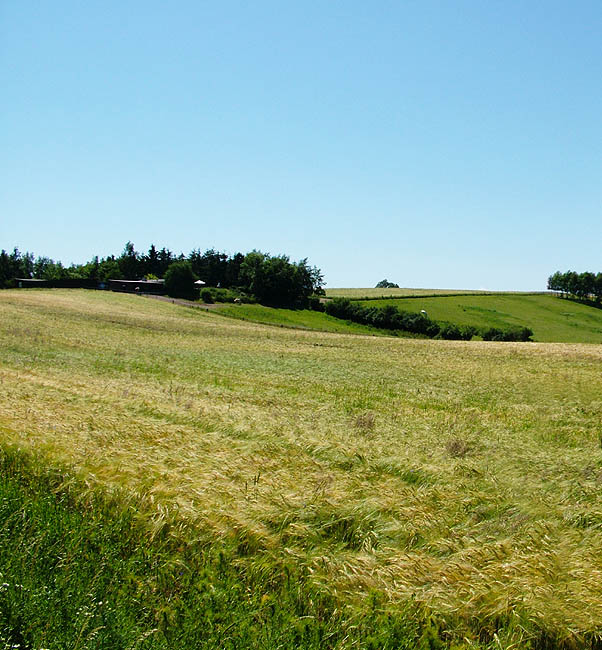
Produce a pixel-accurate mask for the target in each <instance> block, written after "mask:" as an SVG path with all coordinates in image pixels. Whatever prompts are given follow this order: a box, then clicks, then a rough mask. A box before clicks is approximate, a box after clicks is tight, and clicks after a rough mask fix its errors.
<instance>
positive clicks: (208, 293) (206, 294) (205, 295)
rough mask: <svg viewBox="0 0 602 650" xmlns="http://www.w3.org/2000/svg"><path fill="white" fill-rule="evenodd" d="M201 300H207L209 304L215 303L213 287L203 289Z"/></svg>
mask: <svg viewBox="0 0 602 650" xmlns="http://www.w3.org/2000/svg"><path fill="white" fill-rule="evenodd" d="M201 302H205V303H208V304H211V303H213V302H214V301H213V294H212V293H211V289H208V288H207V287H205V288H203V289H201Z"/></svg>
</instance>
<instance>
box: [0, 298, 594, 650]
mask: <svg viewBox="0 0 602 650" xmlns="http://www.w3.org/2000/svg"><path fill="white" fill-rule="evenodd" d="M0 340H1V347H0V382H1V383H0V388H1V391H2V400H0V436H1V442H2V445H3V446H4V447H5V448H9V447H11V446H13V447H14V446H17V447H18V448H20V449H21V450H24V451H27V452H35V453H37V452H43V454H44V458H45V459H46V461H45V462H47V463H50V464H56V466H57V467H59V468H60V467H70V468H71V471H73V472H74V473H75V475H76V476H77V477H79V478H81V479H82V480H83V481H84V484H85V486H86V487H85V489H86V490H91V491H94V490H97V489H98V490H110V489H111V488H116V487H118V488H119V489H121V490H124V491H125V492H126V493H127V494H130V495H132V498H135V499H137V503H140V504H143V505H141V506H140V508H143V510H141V512H142V514H143V516H144V518H146V520H147V522H148V530H149V535H151V537H152V536H153V535H158V534H159V533H160V532H161V530H162V528H163V527H164V526H165V525H167V524H168V523H169V525H170V526H171V527H172V528H171V529H170V530H172V529H173V532H170V533H169V534H173V535H182V536H188V537H195V536H198V537H199V538H202V539H204V540H206V542H205V543H207V544H213V545H215V546H216V547H217V548H219V547H220V545H232V544H234V546H235V548H236V549H238V550H237V553H238V556H239V561H240V563H241V566H245V565H247V566H260V565H262V564H266V563H267V564H274V565H276V564H278V563H282V564H287V563H288V564H290V565H291V566H294V567H301V568H303V570H304V571H305V574H306V575H307V576H308V581H309V585H310V587H312V588H313V589H315V591H316V593H321V594H327V595H328V596H329V597H331V598H332V601H333V602H334V603H335V604H336V607H337V611H339V612H343V613H345V616H346V617H348V620H349V621H353V616H354V612H361V611H363V609H364V608H365V607H366V603H367V602H368V600H370V599H374V598H377V599H378V602H381V603H383V605H382V606H383V607H386V608H387V611H393V612H395V611H399V612H404V611H407V609H406V608H407V606H408V604H411V605H412V607H415V608H418V609H420V611H426V612H429V616H430V618H429V620H431V621H434V622H435V623H436V628H437V630H439V633H440V634H441V638H442V639H444V640H445V643H446V644H451V643H456V644H458V646H463V647H492V648H493V647H496V648H499V647H501V648H511V647H528V644H529V643H530V642H532V643H533V647H538V643H539V644H540V645H539V647H543V645H544V643H545V642H550V643H552V642H553V643H554V644H556V645H561V644H563V643H565V642H566V643H567V647H568V645H570V644H571V643H575V644H577V645H579V644H585V643H586V642H587V643H590V642H592V639H594V638H597V636H598V635H600V634H602V592H601V587H600V585H601V584H602V492H601V490H600V482H601V481H602V449H601V444H602V420H601V416H600V414H601V413H602V373H601V368H602V365H601V364H602V346H600V345H591V344H590V345H587V344H560V343H559V344H551V343H529V344H524V343H485V342H477V341H473V342H445V341H433V340H415V339H399V338H392V337H391V338H389V337H383V336H381V337H368V336H359V335H353V334H341V333H328V332H323V333H322V332H315V331H304V330H298V329H286V328H274V327H267V326H264V325H260V324H253V323H249V322H245V321H241V320H235V319H229V318H224V317H223V316H219V315H217V314H213V313H206V312H203V311H201V310H193V309H187V308H185V307H179V306H177V305H171V304H169V303H165V302H159V301H152V300H144V299H141V298H139V297H136V296H128V295H115V294H108V293H104V292H86V291H79V290H73V291H62V290H49V291H44V290H31V291H27V290H24V291H3V292H0ZM163 532H165V531H163ZM3 580H4V581H6V582H9V581H10V580H9V578H8V577H7V576H4V577H3ZM367 599H368V600H367ZM262 606H263V605H262ZM350 625H351V623H350ZM350 629H351V628H350ZM345 638H346V637H344V636H343V637H341V638H340V639H339V640H338V641H337V644H338V645H337V647H347V645H346V643H347V642H346V641H345ZM329 643H331V642H328V640H325V641H323V643H322V645H323V647H329ZM332 643H333V642H332ZM513 644H514V645H513ZM408 647H410V646H408ZM425 647H426V646H425Z"/></svg>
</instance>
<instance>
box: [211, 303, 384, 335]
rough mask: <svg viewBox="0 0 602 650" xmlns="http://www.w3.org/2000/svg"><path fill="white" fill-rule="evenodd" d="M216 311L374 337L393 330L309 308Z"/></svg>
mask: <svg viewBox="0 0 602 650" xmlns="http://www.w3.org/2000/svg"><path fill="white" fill-rule="evenodd" d="M215 311H216V312H218V313H219V314H222V315H223V316H229V317H230V318H237V319H239V320H246V321H251V322H254V323H261V324H263V325H275V326H277V327H289V328H293V329H306V330H315V331H321V332H337V333H340V334H368V335H372V336H384V335H388V336H391V333H390V332H383V330H381V329H378V328H376V327H369V326H367V325H360V324H358V323H352V322H348V321H343V320H340V319H339V318H334V317H333V316H329V315H328V314H324V313H322V312H318V311H312V310H310V309H275V308H273V307H264V306H263V305H223V306H222V305H220V306H218V307H216V308H215Z"/></svg>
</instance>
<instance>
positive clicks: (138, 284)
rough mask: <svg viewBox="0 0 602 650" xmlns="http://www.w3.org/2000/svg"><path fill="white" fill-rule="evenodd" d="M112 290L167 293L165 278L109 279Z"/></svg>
mask: <svg viewBox="0 0 602 650" xmlns="http://www.w3.org/2000/svg"><path fill="white" fill-rule="evenodd" d="M108 285H109V289H110V290H111V291H121V292H125V293H154V294H158V295H163V294H165V280H109V281H108Z"/></svg>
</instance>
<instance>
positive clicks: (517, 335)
mask: <svg viewBox="0 0 602 650" xmlns="http://www.w3.org/2000/svg"><path fill="white" fill-rule="evenodd" d="M481 336H482V337H483V341H530V340H531V337H532V336H533V330H532V329H531V328H529V327H509V328H507V329H500V328H499V327H489V328H486V329H484V330H482V331H481Z"/></svg>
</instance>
